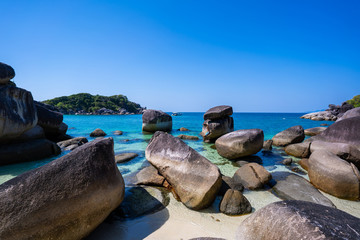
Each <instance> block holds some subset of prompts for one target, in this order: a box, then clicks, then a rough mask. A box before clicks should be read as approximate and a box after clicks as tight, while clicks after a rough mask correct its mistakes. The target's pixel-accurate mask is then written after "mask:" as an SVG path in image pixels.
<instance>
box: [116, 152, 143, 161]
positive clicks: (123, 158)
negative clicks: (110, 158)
mask: <svg viewBox="0 0 360 240" xmlns="http://www.w3.org/2000/svg"><path fill="white" fill-rule="evenodd" d="M137 156H139V155H138V154H136V153H121V154H117V155H115V162H116V163H124V162H128V161H130V160H132V159H134V158H136V157H137Z"/></svg>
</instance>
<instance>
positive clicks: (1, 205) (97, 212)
mask: <svg viewBox="0 0 360 240" xmlns="http://www.w3.org/2000/svg"><path fill="white" fill-rule="evenodd" d="M123 198H124V181H123V178H122V176H121V174H120V172H119V170H118V168H117V167H116V165H115V161H114V150H113V140H112V139H111V138H108V139H102V140H95V141H93V142H91V143H88V144H85V145H83V146H81V147H79V148H77V149H76V150H74V151H73V152H71V153H69V154H67V155H65V156H63V157H61V158H59V159H57V160H54V161H52V162H50V163H48V164H46V165H44V166H42V167H40V168H37V169H34V170H31V171H28V172H26V173H24V174H22V175H19V176H17V177H15V178H13V179H11V180H10V181H8V182H6V183H4V184H2V185H0V216H1V218H0V239H3V240H8V239H9V240H10V239H11V240H12V239H82V238H84V237H86V236H87V235H88V234H89V233H90V232H92V231H93V230H94V229H95V228H96V227H97V226H98V225H99V224H100V223H101V222H103V221H104V220H105V218H106V217H107V216H108V215H109V214H110V213H111V211H113V210H114V209H115V208H116V207H117V206H118V205H119V204H120V203H121V201H122V200H123Z"/></svg>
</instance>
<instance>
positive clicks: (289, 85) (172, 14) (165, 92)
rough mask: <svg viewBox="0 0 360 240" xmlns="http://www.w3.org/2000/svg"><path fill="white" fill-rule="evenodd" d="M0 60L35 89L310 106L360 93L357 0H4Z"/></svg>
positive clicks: (156, 101) (175, 106)
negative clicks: (12, 68)
mask: <svg viewBox="0 0 360 240" xmlns="http://www.w3.org/2000/svg"><path fill="white" fill-rule="evenodd" d="M0 9H1V14H0V26H1V37H0V53H1V59H0V61H2V62H5V63H8V64H10V65H11V66H13V67H14V68H15V71H16V77H15V79H14V80H15V82H16V84H17V85H18V86H19V87H22V88H25V89H27V90H29V91H31V92H32V94H33V96H34V98H35V99H37V100H46V99H50V98H53V97H58V96H64V95H70V94H75V93H79V92H89V93H91V94H101V95H107V96H109V95H115V94H124V95H126V96H128V98H129V99H130V100H132V101H135V102H138V103H140V104H141V105H143V106H146V107H148V108H154V109H161V110H164V111H206V110H207V109H208V108H210V107H212V106H215V105H222V104H228V105H231V106H233V108H234V111H236V112H305V111H309V110H316V109H324V108H326V107H327V105H328V104H330V103H334V104H340V103H341V102H343V101H345V100H347V99H350V98H352V97H353V96H354V95H358V94H360V60H359V56H360V44H359V43H360V31H359V24H360V14H359V12H360V2H359V1H331V0H330V1H329V0H324V1H306V0H305V1H209V0H207V1H169V0H166V1H165V0H164V1H156V0H154V1H148V0H146V1H145V0H144V1H140V0H136V1H134V0H131V1H130V0H129V1H115V0H114V1H105V0H102V1H91V0H87V1H81V0H76V1H56V0H54V1H35V0H34V1H25V0H24V1H17V0H2V1H1V2H0Z"/></svg>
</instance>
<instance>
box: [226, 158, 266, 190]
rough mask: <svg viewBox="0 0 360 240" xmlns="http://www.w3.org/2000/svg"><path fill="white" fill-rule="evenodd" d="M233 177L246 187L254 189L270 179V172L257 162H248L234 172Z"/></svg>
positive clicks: (261, 186)
mask: <svg viewBox="0 0 360 240" xmlns="http://www.w3.org/2000/svg"><path fill="white" fill-rule="evenodd" d="M233 179H234V181H235V182H239V183H241V184H242V185H243V186H244V187H245V188H247V189H250V190H256V189H260V188H263V187H264V185H265V184H267V183H268V182H269V181H270V180H271V174H270V173H269V172H268V171H267V170H266V169H265V168H264V167H263V166H261V165H259V164H257V163H248V164H245V165H243V166H242V167H240V168H239V169H238V170H237V171H236V172H235V174H234V176H233Z"/></svg>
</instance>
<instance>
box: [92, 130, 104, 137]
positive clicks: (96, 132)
mask: <svg viewBox="0 0 360 240" xmlns="http://www.w3.org/2000/svg"><path fill="white" fill-rule="evenodd" d="M104 136H106V133H105V132H104V131H103V130H101V129H100V128H97V129H95V130H94V131H92V132H91V133H90V137H104Z"/></svg>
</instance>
